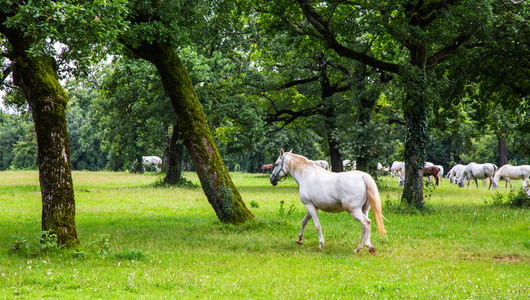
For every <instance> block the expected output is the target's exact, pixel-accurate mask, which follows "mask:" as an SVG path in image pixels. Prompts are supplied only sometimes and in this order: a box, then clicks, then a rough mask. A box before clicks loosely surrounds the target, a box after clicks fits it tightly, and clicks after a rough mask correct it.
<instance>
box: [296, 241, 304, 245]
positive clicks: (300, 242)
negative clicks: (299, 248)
mask: <svg viewBox="0 0 530 300" xmlns="http://www.w3.org/2000/svg"><path fill="white" fill-rule="evenodd" d="M296 243H297V244H298V245H303V244H304V242H302V240H298V241H296Z"/></svg>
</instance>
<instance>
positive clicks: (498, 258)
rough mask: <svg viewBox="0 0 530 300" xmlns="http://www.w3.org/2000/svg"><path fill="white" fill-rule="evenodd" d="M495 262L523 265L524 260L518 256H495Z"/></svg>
mask: <svg viewBox="0 0 530 300" xmlns="http://www.w3.org/2000/svg"><path fill="white" fill-rule="evenodd" d="M493 261H504V262H509V263H523V262H525V261H524V259H521V258H519V257H517V256H494V257H493Z"/></svg>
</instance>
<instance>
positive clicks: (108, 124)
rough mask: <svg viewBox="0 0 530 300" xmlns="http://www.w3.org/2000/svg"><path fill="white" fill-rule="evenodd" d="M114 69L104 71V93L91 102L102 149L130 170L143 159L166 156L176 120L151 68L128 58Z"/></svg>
mask: <svg viewBox="0 0 530 300" xmlns="http://www.w3.org/2000/svg"><path fill="white" fill-rule="evenodd" d="M112 67H113V68H112V69H107V70H104V71H105V72H104V73H103V74H102V78H101V80H102V89H101V94H100V96H99V97H97V98H95V99H94V102H92V106H93V110H94V118H95V119H96V120H98V121H97V126H98V127H97V128H98V129H99V132H100V135H101V138H102V140H103V141H102V147H103V149H104V150H106V151H109V152H111V153H113V154H114V155H117V156H120V157H121V159H122V161H123V162H124V163H125V166H124V167H126V168H129V169H130V168H132V164H133V163H134V162H135V161H136V160H137V159H138V158H139V157H141V156H148V155H156V156H159V157H162V156H163V153H164V149H165V148H166V147H167V145H166V138H167V136H168V134H169V129H170V128H173V125H174V123H175V122H176V121H175V117H174V113H173V110H172V108H171V105H170V103H169V101H168V99H167V97H166V96H165V94H164V91H163V89H162V85H161V83H160V79H159V77H158V75H157V73H156V70H154V68H153V67H152V66H150V65H149V64H148V63H146V62H144V61H139V60H130V59H125V60H118V61H116V62H115V63H114V64H113V65H112ZM116 120H119V122H116ZM120 169H122V168H120Z"/></svg>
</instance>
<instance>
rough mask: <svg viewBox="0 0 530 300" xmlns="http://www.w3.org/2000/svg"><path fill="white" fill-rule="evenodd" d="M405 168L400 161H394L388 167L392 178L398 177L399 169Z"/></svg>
mask: <svg viewBox="0 0 530 300" xmlns="http://www.w3.org/2000/svg"><path fill="white" fill-rule="evenodd" d="M403 168H405V163H404V162H402V161H394V162H393V163H392V165H391V166H390V175H392V177H395V176H399V173H400V172H401V169H403Z"/></svg>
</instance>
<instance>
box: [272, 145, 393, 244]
mask: <svg viewBox="0 0 530 300" xmlns="http://www.w3.org/2000/svg"><path fill="white" fill-rule="evenodd" d="M288 175H291V176H293V178H294V180H295V181H296V183H297V184H298V187H299V194H300V200H301V201H302V203H303V204H304V205H305V207H306V209H307V214H306V215H305V217H304V219H303V220H302V230H301V231H300V233H299V234H298V240H297V241H296V242H297V243H298V244H302V243H303V242H302V238H303V236H304V228H305V226H306V225H307V222H308V221H309V220H310V219H311V218H312V219H313V221H314V223H315V226H316V229H317V232H318V239H319V242H320V246H319V248H320V249H324V237H323V235H322V229H321V226H320V221H319V220H318V210H319V209H320V210H322V211H325V212H332V213H339V212H343V211H347V212H348V213H349V214H350V215H351V216H352V217H353V218H354V219H355V220H357V221H359V222H360V223H361V225H362V226H361V227H362V230H361V240H360V242H359V245H358V246H357V249H355V252H359V251H361V250H362V249H363V243H364V245H365V246H366V247H367V248H368V250H369V251H370V253H372V254H375V248H374V247H373V246H372V245H371V243H370V232H371V224H372V221H371V220H370V219H369V218H368V211H369V209H370V207H372V210H373V212H372V213H373V215H374V218H375V223H376V225H377V229H378V230H379V234H380V235H381V237H384V235H385V232H386V231H385V226H384V224H383V214H382V212H381V199H380V197H379V191H378V189H377V185H376V184H375V181H374V180H373V178H372V177H371V176H370V175H369V174H367V173H364V172H361V171H350V172H343V173H333V172H330V171H326V170H324V169H322V168H320V167H317V166H316V165H315V164H313V163H311V161H310V160H309V159H307V158H305V157H303V156H301V155H297V154H293V153H291V152H284V151H283V149H282V150H281V151H280V156H279V157H278V159H277V160H276V163H275V164H274V170H272V174H271V177H270V181H271V184H272V185H274V186H275V185H277V184H278V181H281V179H282V178H285V177H287V176H288Z"/></svg>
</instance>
